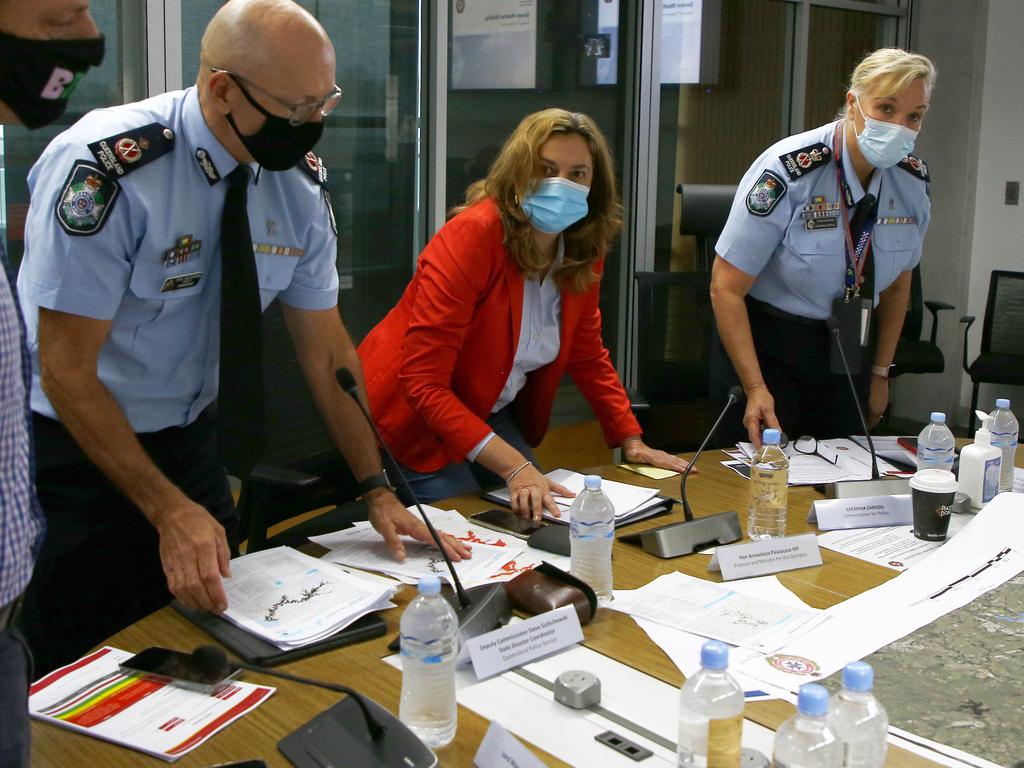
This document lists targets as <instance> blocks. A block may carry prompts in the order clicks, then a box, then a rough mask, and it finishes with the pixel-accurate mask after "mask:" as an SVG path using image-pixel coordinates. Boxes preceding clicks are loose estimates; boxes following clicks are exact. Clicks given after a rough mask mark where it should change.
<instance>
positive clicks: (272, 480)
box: [245, 464, 320, 490]
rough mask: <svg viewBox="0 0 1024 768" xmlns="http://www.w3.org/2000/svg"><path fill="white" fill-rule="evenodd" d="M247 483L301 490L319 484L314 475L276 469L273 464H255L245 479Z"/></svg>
mask: <svg viewBox="0 0 1024 768" xmlns="http://www.w3.org/2000/svg"><path fill="white" fill-rule="evenodd" d="M245 482H247V483H260V484H263V485H268V486H271V487H273V488H292V489H294V490H302V489H303V488H311V487H313V486H314V485H316V484H317V483H319V482H320V478H319V477H317V476H316V475H309V474H306V473H305V472H297V471H296V470H294V469H288V468H286V467H278V466H276V465H273V464H257V465H256V466H255V467H253V469H252V472H250V473H249V476H248V477H247V478H246V479H245Z"/></svg>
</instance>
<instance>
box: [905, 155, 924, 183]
mask: <svg viewBox="0 0 1024 768" xmlns="http://www.w3.org/2000/svg"><path fill="white" fill-rule="evenodd" d="M897 165H899V167H900V168H902V169H903V170H904V171H907V172H909V173H912V174H913V175H914V176H917V178H919V179H920V180H921V181H924V182H930V181H931V177H930V176H929V175H928V164H927V163H925V161H924V160H922V159H921V158H919V157H914V156H913V155H907V156H906V157H904V158H903V159H902V160H900V161H899V163H897Z"/></svg>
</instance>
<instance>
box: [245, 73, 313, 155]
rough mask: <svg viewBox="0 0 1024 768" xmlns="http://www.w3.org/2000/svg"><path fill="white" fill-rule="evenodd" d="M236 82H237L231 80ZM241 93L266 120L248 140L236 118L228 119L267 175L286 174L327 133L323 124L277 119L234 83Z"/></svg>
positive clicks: (284, 118)
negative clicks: (272, 173)
mask: <svg viewBox="0 0 1024 768" xmlns="http://www.w3.org/2000/svg"><path fill="white" fill-rule="evenodd" d="M232 79H234V78H232ZM235 83H236V84H237V85H238V89H239V90H240V91H241V92H242V95H243V96H245V98H246V100H247V101H248V102H249V103H250V104H252V105H253V107H255V108H256V109H257V110H258V111H259V113H260V114H261V115H263V116H264V117H265V118H266V120H265V121H264V122H263V125H262V126H261V127H260V129H259V130H258V131H256V133H250V134H249V135H248V136H247V135H246V134H244V133H242V132H241V131H240V130H238V126H237V125H235V121H234V118H232V117H231V115H230V114H228V115H227V119H228V124H230V125H231V127H232V129H234V131H235V134H236V135H237V136H238V139H239V141H241V142H242V146H244V147H245V148H246V150H248V152H249V154H250V155H252V159H253V160H255V161H256V162H257V163H259V164H260V165H261V166H263V167H264V168H266V169H267V170H268V171H287V170H288V169H289V168H291V167H292V166H294V165H295V164H296V163H297V162H299V160H301V159H302V158H303V157H305V156H306V153H307V152H309V150H311V149H312V148H313V147H314V146H316V143H317V142H318V141H320V136H321V135H322V134H323V132H324V124H323V121H320V122H316V123H314V122H307V123H300V124H299V125H292V124H291V123H290V122H288V118H286V117H278V116H277V115H273V114H271V113H270V112H267V110H265V109H264V108H263V107H261V106H260V104H259V102H257V101H256V100H255V99H254V98H253V97H252V96H250V95H249V92H248V91H247V90H246V89H245V86H244V85H242V84H241V83H239V82H238V80H235Z"/></svg>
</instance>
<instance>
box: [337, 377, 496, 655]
mask: <svg viewBox="0 0 1024 768" xmlns="http://www.w3.org/2000/svg"><path fill="white" fill-rule="evenodd" d="M334 377H335V378H336V379H337V380H338V386H340V387H341V388H342V390H344V392H345V393H346V394H347V395H348V396H349V397H351V398H352V399H353V400H354V401H355V404H356V405H357V406H358V407H359V410H360V412H362V414H363V418H365V419H366V423H367V424H369V425H370V429H372V430H373V434H374V436H375V437H376V438H377V442H378V444H380V447H381V448H382V449H383V451H384V453H385V454H386V455H387V457H388V459H389V460H390V461H391V466H392V467H393V468H394V470H395V472H396V473H397V474H398V479H399V481H400V482H401V484H402V487H403V488H405V490H406V493H408V494H409V497H410V498H411V499H412V500H413V503H414V504H415V506H416V509H417V510H418V511H419V513H420V517H421V518H422V519H423V522H424V523H425V524H426V526H427V530H428V531H430V537H431V538H432V539H433V540H434V544H435V545H436V546H437V548H438V549H439V550H441V555H442V557H444V562H445V564H446V565H447V566H448V573H450V574H451V577H452V586H453V588H454V589H455V592H456V594H457V595H458V599H459V606H460V608H459V609H458V610H457V611H456V614H457V615H458V617H459V631H460V632H461V633H462V635H463V637H465V638H470V637H476V636H477V635H481V634H483V633H484V632H490V631H491V630H492V629H494V628H495V627H497V626H500V625H502V624H504V623H505V622H507V621H508V620H509V619H510V618H511V616H512V606H511V604H510V603H509V600H508V595H507V594H506V593H505V585H504V584H484V585H482V586H479V587H474V588H473V589H471V590H469V591H468V592H467V591H466V590H465V589H463V587H462V582H461V581H460V580H459V575H458V574H457V573H456V572H455V566H454V565H452V561H451V558H449V557H448V553H447V552H445V549H444V545H443V544H442V542H441V537H440V536H438V535H437V530H436V529H435V528H434V526H433V524H432V523H431V522H430V518H429V517H427V513H426V512H424V511H423V506H422V505H421V504H420V500H419V499H418V498H417V497H416V492H415V491H413V489H412V486H410V485H409V482H408V481H407V480H406V479H405V474H404V473H403V472H402V467H401V465H400V464H399V463H398V461H396V460H395V457H394V455H393V454H392V453H391V449H390V448H388V445H387V443H385V442H384V438H383V437H381V434H380V431H379V430H378V429H377V425H376V423H374V421H373V417H371V416H370V413H369V411H367V410H366V406H364V405H363V402H362V400H360V399H359V390H358V387H357V386H356V377H355V376H353V375H352V371H350V370H349V369H348V368H345V367H344V366H342V367H341V368H339V369H338V370H337V371H335V372H334ZM471 595H472V596H471Z"/></svg>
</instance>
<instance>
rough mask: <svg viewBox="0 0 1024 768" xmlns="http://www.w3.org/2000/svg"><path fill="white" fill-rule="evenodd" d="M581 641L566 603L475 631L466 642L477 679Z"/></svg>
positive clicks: (577, 620) (572, 611) (576, 622)
mask: <svg viewBox="0 0 1024 768" xmlns="http://www.w3.org/2000/svg"><path fill="white" fill-rule="evenodd" d="M582 642H583V628H582V627H580V617H579V616H577V615H576V609H575V608H573V607H572V606H571V605H566V606H563V607H561V608H556V609H555V610H553V611H547V612H546V613H540V614H538V615H536V616H531V617H530V618H529V619H526V620H525V621H517V622H515V623H514V624H507V625H506V626H504V627H501V628H500V629H496V630H494V631H493V632H488V633H487V634H485V635H477V636H476V637H473V638H470V639H469V640H467V641H466V645H467V646H468V647H469V657H470V658H471V659H472V660H473V671H474V672H476V679H477V680H483V679H484V678H487V677H491V676H492V675H496V674H498V673H499V672H504V671H505V670H506V669H512V667H518V666H520V665H522V664H528V663H529V662H531V661H536V660H537V659H539V658H540V657H542V656H547V655H549V654H552V653H554V652H555V651H560V650H562V649H563V648H566V647H568V646H570V645H573V644H574V643H582Z"/></svg>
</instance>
